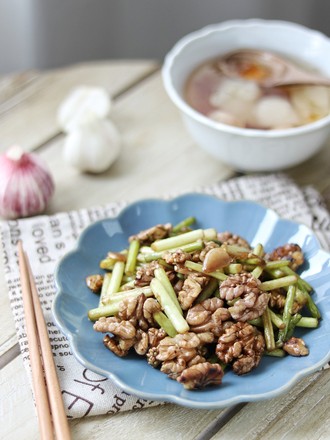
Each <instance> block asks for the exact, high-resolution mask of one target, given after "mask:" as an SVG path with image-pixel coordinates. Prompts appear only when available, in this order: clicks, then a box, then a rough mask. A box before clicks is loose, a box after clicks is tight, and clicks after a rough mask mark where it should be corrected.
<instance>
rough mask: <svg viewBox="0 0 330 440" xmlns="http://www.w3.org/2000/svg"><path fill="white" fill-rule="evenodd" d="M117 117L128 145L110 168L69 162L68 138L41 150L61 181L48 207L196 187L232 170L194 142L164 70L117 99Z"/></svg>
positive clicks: (114, 116)
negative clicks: (85, 169) (88, 169)
mask: <svg viewBox="0 0 330 440" xmlns="http://www.w3.org/2000/svg"><path fill="white" fill-rule="evenodd" d="M141 103H143V105H142V104H141ZM112 119H113V121H114V123H115V124H116V126H117V127H118V129H119V131H120V132H121V136H122V143H123V148H122V151H121V154H120V157H119V158H118V160H117V161H116V162H115V163H114V164H113V165H112V167H111V168H110V169H109V170H108V171H107V172H105V173H102V174H98V175H92V174H82V173H79V172H78V171H76V170H74V169H72V168H71V167H70V166H68V165H66V164H65V163H64V162H63V159H62V152H61V149H62V145H63V138H61V139H56V140H55V141H54V142H53V143H51V144H50V145H48V147H47V148H46V149H43V150H42V151H40V154H41V156H42V157H43V158H44V160H45V161H46V162H47V163H48V164H51V169H52V172H53V175H54V179H55V183H56V192H55V196H54V198H53V200H52V202H51V204H50V205H49V209H48V213H52V212H57V211H63V210H68V209H77V208H82V207H87V206H92V205H97V204H104V203H106V202H109V201H111V200H114V201H121V200H127V201H132V200H135V199H140V198H148V197H155V196H160V195H164V194H174V193H177V192H183V191H192V190H193V189H194V188H196V187H198V186H200V185H206V184H210V183H212V182H215V181H218V180H220V179H225V178H228V177H230V176H231V175H232V174H233V171H232V170H230V169H229V168H227V167H226V166H224V165H222V164H221V163H219V162H217V161H215V160H214V159H213V158H211V157H210V156H209V155H207V154H206V153H205V152H204V151H202V150H201V149H200V148H199V147H197V145H195V144H194V142H193V141H192V139H191V138H190V136H189V135H188V133H187V132H186V130H185V128H184V126H183V124H182V121H181V117H180V115H179V113H178V111H177V110H176V109H175V108H174V106H173V104H172V103H171V102H170V100H169V98H168V97H167V95H166V94H165V91H164V89H163V85H162V81H161V77H160V74H156V75H153V76H152V77H151V78H149V79H148V80H147V81H144V82H143V83H142V84H141V85H140V86H139V87H138V88H135V89H132V90H131V91H129V92H128V93H126V94H124V95H123V96H122V97H121V98H119V99H118V100H116V102H115V104H114V108H113V113H112ZM164 127H166V128H164ZM187 169H188V172H187ZM164 170H166V171H165V172H164ZM189 170H191V171H189ZM72 188H74V192H72V191H73V190H72ZM72 194H74V196H73V195H72Z"/></svg>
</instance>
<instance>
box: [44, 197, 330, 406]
mask: <svg viewBox="0 0 330 440" xmlns="http://www.w3.org/2000/svg"><path fill="white" fill-rule="evenodd" d="M196 196H197V197H202V198H209V199H213V200H214V201H215V202H220V204H222V206H226V205H229V204H231V205H233V204H237V205H240V204H245V205H246V204H247V205H254V206H257V207H259V208H262V209H263V210H264V211H265V212H268V213H271V215H272V216H273V218H274V220H276V222H279V221H283V222H285V223H286V222H288V223H290V224H293V225H296V226H297V227H301V226H302V227H303V228H304V229H305V230H306V233H308V234H309V235H310V236H312V237H313V239H314V241H315V244H316V247H317V249H316V253H317V254H319V253H321V254H323V255H324V256H325V257H326V258H327V259H330V253H329V252H327V251H325V250H323V249H322V247H321V245H320V242H319V240H318V237H317V236H316V235H315V233H314V232H313V230H312V229H311V228H309V227H308V226H307V225H305V224H303V223H301V222H298V221H295V220H291V219H286V218H283V217H280V216H279V215H278V214H277V212H276V211H275V210H273V209H271V208H268V207H267V206H265V205H263V204H262V203H259V202H256V201H254V200H247V199H244V200H223V199H220V198H219V197H217V196H216V195H212V194H204V193H198V192H196V193H194V192H190V193H185V194H181V195H179V196H177V197H173V198H166V199H165V198H156V197H155V198H145V199H141V200H137V201H135V202H132V203H129V204H127V205H126V206H125V207H123V208H122V209H121V210H120V212H119V213H118V214H117V215H116V216H114V217H107V218H104V219H100V220H96V221H95V222H93V223H91V224H90V225H88V226H87V227H86V228H85V229H84V230H83V231H82V232H81V234H80V235H79V237H78V239H77V242H76V244H75V247H74V248H73V249H72V250H70V251H69V252H67V253H66V254H65V255H64V256H63V257H62V258H61V259H60V261H59V262H58V263H57V265H56V268H55V284H56V294H55V297H54V300H53V304H52V315H53V317H54V320H55V323H56V325H57V326H58V327H59V329H60V330H61V331H62V333H63V334H64V335H65V336H66V337H67V338H68V340H69V343H70V347H71V349H72V352H73V355H74V357H75V358H76V359H77V360H78V361H79V363H80V364H81V365H83V366H85V367H86V368H88V369H90V370H91V371H94V372H95V373H98V374H100V375H101V376H104V377H107V378H109V379H111V380H112V381H113V382H114V383H115V384H116V385H117V386H119V387H121V388H122V389H123V390H124V391H126V392H128V393H130V394H132V395H135V396H138V397H141V398H145V399H152V400H157V401H164V402H171V403H175V404H179V405H182V406H185V407H190V408H195V409H221V408H226V407H228V406H230V405H236V404H239V403H243V402H257V401H261V400H268V399H271V398H274V397H277V396H279V395H282V394H283V393H284V392H286V391H288V390H290V389H291V388H292V387H293V386H294V385H295V384H296V383H297V382H298V381H299V380H300V379H302V378H303V377H306V376H308V375H310V374H312V373H313V372H316V371H318V370H319V369H321V368H322V366H324V365H325V364H326V363H327V362H329V360H330V350H329V352H328V353H327V355H326V356H325V357H324V358H323V359H321V360H319V361H318V362H317V363H316V364H313V365H311V366H310V367H308V368H304V369H303V370H300V371H297V373H296V374H294V375H293V376H292V377H291V379H290V380H288V381H287V382H286V383H284V384H283V385H282V386H280V387H277V388H276V389H273V390H270V391H268V392H265V393H257V394H239V395H236V396H233V397H232V398H228V399H226V400H219V401H214V402H207V401H203V402H201V401H195V400H190V399H189V398H185V397H181V396H178V395H176V394H168V393H159V392H152V393H151V392H144V391H143V390H140V389H139V390H138V389H136V388H135V387H134V386H131V385H129V384H127V383H126V382H125V381H122V380H121V379H120V378H119V377H117V376H116V375H115V374H114V373H112V372H111V371H107V370H105V369H104V368H102V367H99V366H97V365H95V364H93V363H91V362H90V361H89V360H88V359H86V358H85V357H84V356H82V355H81V354H80V352H79V350H78V349H77V347H76V344H75V334H74V333H72V332H71V331H70V330H69V329H68V328H67V327H66V325H65V323H63V322H62V320H61V318H60V316H59V314H58V313H57V309H56V306H57V302H58V300H59V298H60V296H61V295H62V294H63V291H62V290H61V282H60V280H59V279H58V273H59V269H60V267H61V266H62V264H64V262H65V261H66V260H67V259H70V258H72V257H73V256H74V255H75V254H76V253H79V251H80V249H81V247H82V244H83V241H84V238H85V235H86V234H87V233H89V232H90V230H91V229H92V228H97V227H98V225H99V224H102V223H104V222H105V221H107V222H114V223H116V222H118V220H119V219H120V218H121V217H122V216H124V215H125V212H126V211H128V210H129V209H132V207H134V206H137V205H140V204H147V203H157V202H162V203H173V202H176V201H179V200H181V199H185V198H187V197H196ZM193 392H194V391H193ZM201 392H202V391H201Z"/></svg>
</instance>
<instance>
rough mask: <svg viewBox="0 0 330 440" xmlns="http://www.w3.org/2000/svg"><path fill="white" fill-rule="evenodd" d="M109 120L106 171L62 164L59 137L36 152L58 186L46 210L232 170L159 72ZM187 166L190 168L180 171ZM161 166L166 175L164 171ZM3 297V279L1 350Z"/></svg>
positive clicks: (141, 194)
mask: <svg viewBox="0 0 330 440" xmlns="http://www.w3.org/2000/svg"><path fill="white" fill-rule="evenodd" d="M106 70H108V67H107V66H106ZM115 70H116V71H117V69H115ZM70 75H71V73H70ZM100 76H102V75H101V73H100ZM119 76H120V75H119ZM141 102H143V106H142V105H141ZM40 111H41V107H40ZM113 120H114V122H115V124H116V125H117V126H118V128H119V130H120V132H121V134H122V138H123V149H122V153H121V156H120V157H119V159H118V160H117V162H116V163H115V164H114V165H113V166H112V167H111V168H110V169H109V171H108V172H105V173H102V174H99V175H92V174H81V173H79V172H78V171H76V170H74V169H72V168H71V167H70V166H68V165H66V164H65V163H64V162H63V159H62V155H61V149H62V143H63V136H62V137H60V138H59V139H56V140H55V141H53V142H50V143H48V144H47V146H45V147H44V148H42V149H41V151H40V152H38V153H39V154H40V155H41V157H43V158H44V160H45V161H46V162H47V163H48V164H49V166H50V168H51V171H52V173H53V176H54V180H55V184H56V192H55V195H54V197H53V200H52V201H51V203H50V205H49V207H48V210H47V212H46V213H48V214H51V213H55V212H60V211H67V210H71V209H78V208H84V207H88V206H93V205H98V204H104V203H107V202H109V201H121V200H127V201H133V200H136V199H140V198H147V197H157V196H161V195H164V194H174V193H177V192H180V191H191V190H193V189H194V188H196V187H197V186H200V185H206V184H209V183H212V182H215V181H217V180H220V179H224V178H228V177H229V176H230V175H231V173H232V171H231V170H230V169H229V168H226V167H225V166H223V165H221V164H220V163H218V162H216V161H215V160H214V159H213V158H211V157H210V156H208V155H207V154H206V153H204V152H203V151H202V150H200V149H199V147H197V146H196V145H195V144H194V143H193V141H192V140H191V138H190V137H189V135H188V134H187V132H186V130H185V128H184V126H183V124H182V122H181V118H180V115H179V113H178V111H177V110H176V109H175V108H174V106H173V104H172V103H171V102H170V100H169V98H168V97H167V95H166V94H165V91H164V89H163V86H162V81H161V77H160V74H156V75H153V76H152V77H150V78H149V79H148V80H145V81H143V83H141V84H140V85H139V87H137V88H132V89H131V90H130V91H127V93H125V94H123V96H121V97H119V98H118V99H116V100H115V102H114V108H113ZM0 124H1V119H0ZM164 126H166V136H164ZM188 157H189V163H188V165H187V158H188ZM187 166H189V168H191V170H192V171H191V172H188V173H187V172H185V171H183V170H185V169H186V167H187ZM164 167H165V168H167V170H168V172H167V173H163V169H164ZM0 280H3V277H0ZM0 282H2V283H3V281H0ZM7 297H8V295H7V289H6V287H5V284H4V283H3V289H1V293H0V306H1V310H2V311H3V320H2V321H0V348H1V344H4V342H5V341H6V340H7V339H10V340H11V341H12V342H14V341H15V338H14V334H15V330H14V325H13V319H12V314H11V311H10V309H9V301H8V298H7ZM11 347H12V345H10V344H5V345H2V349H3V350H9V349H10V348H11ZM0 353H1V352H0Z"/></svg>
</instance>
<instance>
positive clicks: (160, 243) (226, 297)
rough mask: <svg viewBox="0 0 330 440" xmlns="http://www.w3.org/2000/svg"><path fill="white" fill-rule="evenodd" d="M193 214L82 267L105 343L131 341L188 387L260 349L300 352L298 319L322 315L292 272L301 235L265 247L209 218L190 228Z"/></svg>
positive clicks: (129, 347) (244, 364)
mask: <svg viewBox="0 0 330 440" xmlns="http://www.w3.org/2000/svg"><path fill="white" fill-rule="evenodd" d="M194 223H195V218H193V217H188V218H186V219H184V220H183V221H182V222H180V223H179V224H177V225H174V226H173V225H171V224H164V225H155V226H153V227H151V228H149V229H146V230H144V231H141V232H139V233H137V234H136V235H134V236H131V237H129V243H128V247H127V248H126V249H123V250H121V251H119V252H117V251H116V252H114V251H111V250H110V251H109V253H108V255H106V256H105V258H104V259H103V260H102V261H100V268H101V269H103V273H102V274H101V273H99V274H93V275H89V276H87V278H86V282H87V285H88V287H89V288H90V289H91V290H92V291H93V292H94V293H97V294H99V295H100V300H99V307H97V308H95V309H92V310H89V312H88V316H89V319H90V320H91V321H94V329H95V330H96V331H97V332H101V333H105V336H104V339H103V342H104V345H105V347H107V348H108V349H109V350H111V351H112V352H113V353H114V354H115V355H117V356H120V357H124V356H126V355H127V354H128V353H129V352H131V351H135V352H136V353H137V354H138V355H141V356H146V359H147V361H148V363H149V364H150V365H151V366H152V367H154V368H159V369H160V371H162V372H163V373H165V374H167V375H168V377H169V378H171V379H174V380H177V381H178V382H180V383H182V385H183V386H184V387H185V388H187V389H190V390H193V389H200V388H204V387H206V386H209V385H220V384H221V382H222V378H223V375H224V372H225V371H226V370H229V369H231V370H232V371H234V373H236V374H238V375H242V374H246V373H248V372H250V371H251V370H253V369H254V368H256V367H257V366H258V365H259V363H260V360H261V358H262V356H264V355H268V356H276V357H284V356H287V355H291V356H307V355H308V354H309V349H308V347H307V346H306V344H305V342H304V340H303V339H302V338H300V337H296V336H295V330H296V328H298V327H305V328H315V327H317V326H318V324H319V320H320V318H321V316H320V313H319V310H318V308H317V306H316V304H315V303H314V301H313V299H312V296H311V294H312V287H311V286H310V285H309V284H308V283H307V282H306V281H305V280H304V279H302V278H301V277H300V276H299V274H298V273H297V269H298V268H299V267H300V266H302V265H303V263H304V255H303V252H302V249H301V248H300V246H299V245H297V244H294V243H285V244H282V245H281V246H279V247H278V248H276V249H274V250H273V251H271V252H266V251H265V249H264V247H263V245H262V244H260V243H259V244H257V245H255V246H254V247H252V246H251V245H250V243H248V242H247V241H246V240H245V239H244V238H242V237H240V236H238V235H236V234H234V233H231V232H223V231H217V230H216V229H214V228H209V229H192V225H193V224H194Z"/></svg>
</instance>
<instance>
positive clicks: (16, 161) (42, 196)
mask: <svg viewBox="0 0 330 440" xmlns="http://www.w3.org/2000/svg"><path fill="white" fill-rule="evenodd" d="M0 170H1V171H0V215H1V216H2V217H4V218H7V219H15V218H19V217H28V216H31V215H35V214H39V213H41V212H42V211H44V209H45V208H46V206H47V203H48V202H49V199H50V198H51V196H52V195H53V193H54V189H55V186H54V181H53V179H52V176H51V174H50V172H49V170H48V169H47V167H46V165H45V164H44V163H43V162H42V160H41V159H40V158H39V157H38V156H37V155H36V154H33V153H26V152H24V151H23V149H22V148H21V147H19V146H13V147H11V148H10V149H9V150H8V151H7V152H6V153H4V154H2V155H1V156H0Z"/></svg>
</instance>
